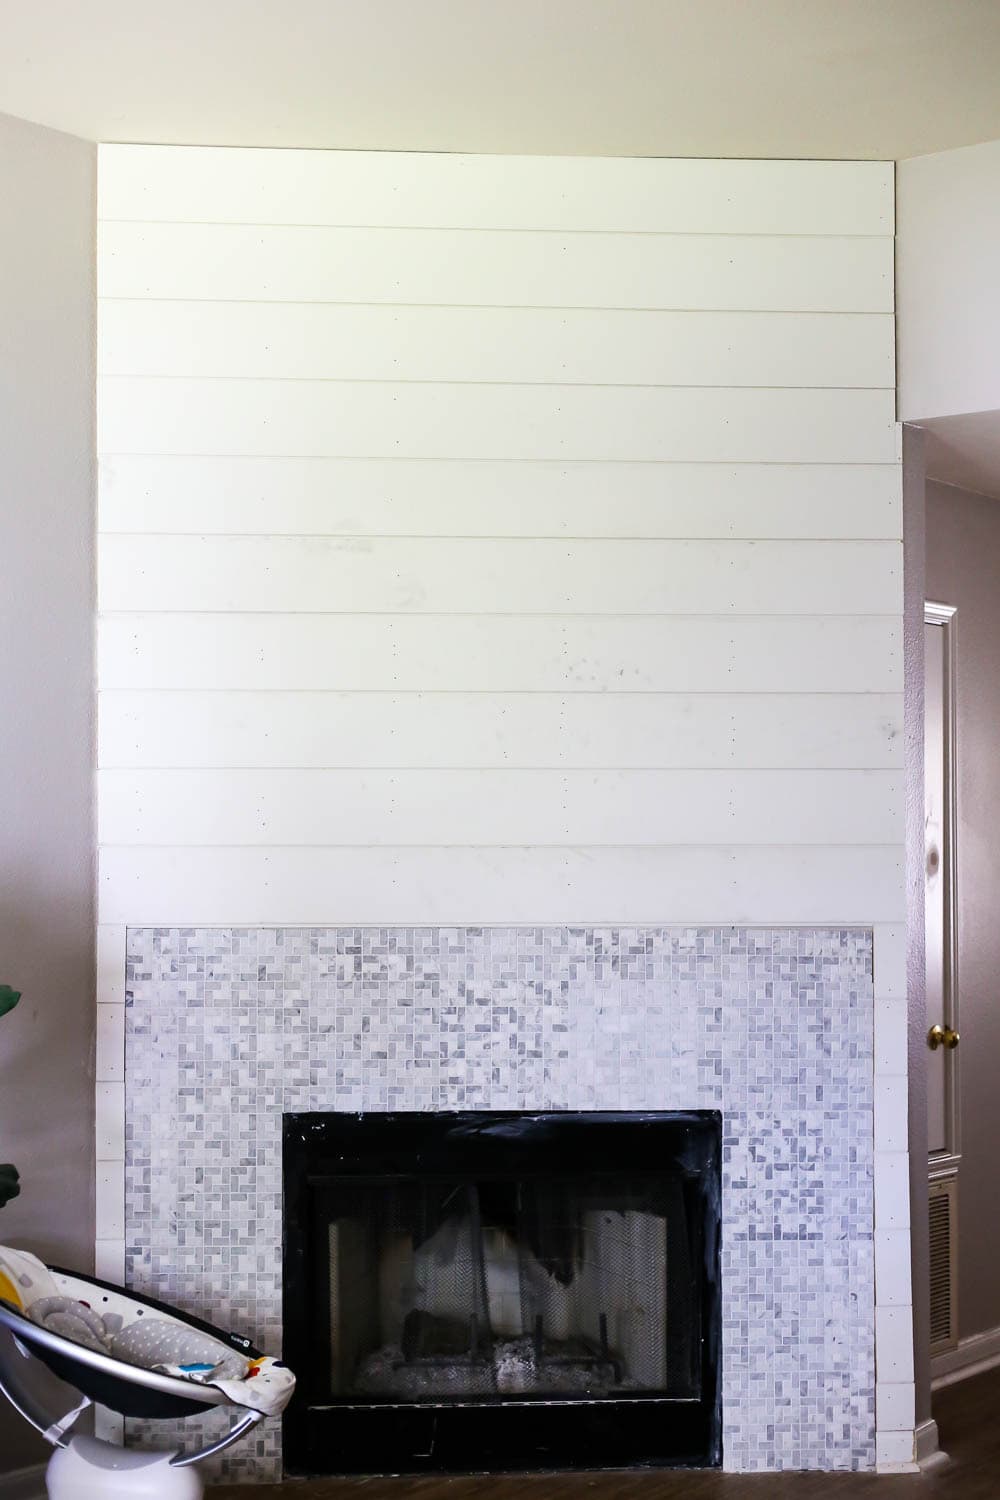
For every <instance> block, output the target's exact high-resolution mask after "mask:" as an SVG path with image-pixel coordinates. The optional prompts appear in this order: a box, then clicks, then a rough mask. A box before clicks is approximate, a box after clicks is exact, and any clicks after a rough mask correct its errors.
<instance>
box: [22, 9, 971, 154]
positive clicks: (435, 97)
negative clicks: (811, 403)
mask: <svg viewBox="0 0 1000 1500" xmlns="http://www.w3.org/2000/svg"><path fill="white" fill-rule="evenodd" d="M0 38H2V42H0V111H5V112H7V113H9V114H13V115H21V116H23V117H24V118H26V119H29V120H33V121H36V122H39V123H41V124H45V125H51V126H54V127H56V128H58V129H60V130H68V131H71V132H73V133H74V134H76V135H81V136H84V137H88V138H90V139H93V140H103V141H163V142H172V143H194V144H198V143H200V144H218V145H250V146H258V145H260V146H263V145H267V146H314V147H353V148H371V149H377V150H426V151H473V152H477V151H483V152H510V153H516V152H527V153H553V154H566V155H590V154H593V155H609V156H618V155H622V156H624V155H639V156H647V155H649V156H652V155H664V156H776V157H861V158H864V157H869V158H884V159H889V158H900V157H906V156H914V155H921V154H923V153H925V152H932V151H940V150H944V149H946V148H949V147H952V146H959V145H968V144H971V143H973V142H976V141H982V140H989V139H993V138H996V137H1000V85H998V79H1000V3H998V0H170V3H169V4H163V3H157V4H155V5H154V4H151V3H149V0H86V3H81V0H0Z"/></svg>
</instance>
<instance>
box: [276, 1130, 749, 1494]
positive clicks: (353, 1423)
mask: <svg viewBox="0 0 1000 1500" xmlns="http://www.w3.org/2000/svg"><path fill="white" fill-rule="evenodd" d="M283 1155H284V1192H285V1198H284V1358H285V1359H286V1360H287V1362H288V1364H289V1365H290V1366H291V1368H292V1369H293V1370H294V1371H295V1372H296V1375H297V1377H298V1387H297V1390H296V1394H295V1397H294V1398H293V1400H292V1402H291V1405H290V1406H289V1407H288V1410H287V1411H286V1413H285V1417H284V1462H285V1470H286V1472H287V1473H288V1474H294V1475H307V1474H372V1473H382V1474H384V1473H422V1472H459V1473H460V1472H470V1471H472V1472H476V1471H493V1472H501V1471H506V1472H517V1471H524V1470H532V1469H535V1470H543V1469H588V1468H622V1467H635V1466H639V1465H645V1466H650V1467H654V1466H655V1467H705V1468H708V1467H717V1466H718V1465H719V1464H721V1461H722V1413H721V1396H720V1387H719V1367H720V1343H721V1333H720V1329H721V1315H720V1297H719V1250H720V1194H721V1171H720V1158H721V1116H720V1114H719V1113H718V1112H717V1111H714V1110H697V1111H685V1112H677V1111H673V1112H656V1113H654V1112H642V1113H617V1112H615V1113H603V1112H602V1113H574V1112H570V1111H565V1112H558V1113H544V1114H522V1113H514V1112H509V1111H504V1112H495V1111H494V1112H488V1113H486V1112H484V1113H453V1114H451V1113H449V1114H433V1113H421V1114H404V1113H396V1114H364V1115H359V1114H352V1115H347V1114H300V1115H286V1116H285V1117H284V1143H283ZM581 1169H582V1170H584V1171H586V1172H587V1173H588V1174H590V1173H592V1172H593V1173H595V1174H596V1173H601V1172H605V1173H608V1174H617V1173H621V1172H622V1171H623V1170H627V1171H629V1172H649V1173H654V1174H663V1175H664V1176H666V1177H669V1178H672V1179H673V1180H674V1182H675V1183H677V1184H679V1186H680V1190H681V1191H682V1192H683V1194H684V1197H685V1202H686V1206H687V1208H688V1210H689V1212H688V1214H687V1219H688V1222H689V1224H690V1225H691V1226H692V1233H693V1234H694V1236H695V1243H693V1244H691V1245H689V1246H687V1247H686V1249H687V1250H688V1251H690V1253H691V1256H692V1262H693V1264H694V1265H695V1266H697V1268H698V1270H699V1278H700V1297H699V1305H700V1309H701V1338H700V1349H699V1355H700V1377H701V1378H700V1396H699V1397H698V1398H696V1399H677V1398H671V1397H668V1396H659V1395H640V1396H634V1397H633V1396H628V1397H608V1398H596V1399H590V1398H575V1399H568V1398H552V1399H550V1398H543V1397H521V1396H515V1397H508V1396H504V1397H501V1398H499V1399H498V1398H496V1397H493V1398H491V1399H483V1398H469V1399H465V1400H441V1401H425V1402H420V1403H400V1402H394V1401H392V1400H375V1399H372V1400H369V1401H366V1402H360V1401H358V1400H357V1398H351V1399H347V1400H339V1401H338V1400H331V1399H330V1396H329V1378H328V1372H329V1347H328V1340H329V1330H328V1327H327V1326H326V1323H325V1320H323V1319H320V1320H318V1321H317V1319H316V1317H315V1315H314V1312H313V1310H311V1309H310V1306H309V1296H310V1290H311V1292H312V1294H313V1295H315V1288H316V1284H317V1276H318V1275H319V1274H320V1271H319V1268H320V1267H321V1266H322V1265H323V1263H324V1256H323V1254H322V1246H321V1245H320V1243H319V1241H315V1242H314V1234H315V1231H316V1226H315V1225H314V1223H313V1219H314V1217H315V1216H314V1215H313V1214H312V1213H311V1211H310V1210H311V1200H312V1196H313V1194H314V1192H315V1191H316V1190H317V1189H319V1190H324V1191H327V1192H328V1191H329V1190H330V1188H331V1187H332V1186H335V1184H336V1182H337V1181H338V1180H344V1179H349V1180H350V1181H352V1183H353V1184H354V1185H360V1183H361V1182H363V1181H365V1180H367V1181H369V1182H371V1181H373V1180H384V1179H390V1180H393V1179H394V1180H397V1181H398V1180H401V1179H402V1180H414V1179H426V1178H427V1177H429V1176H442V1177H452V1178H453V1177H454V1176H456V1175H459V1176H462V1175H469V1176H475V1177H477V1178H480V1179H485V1178H490V1177H493V1178H505V1177H511V1176H520V1177H524V1176H531V1177H538V1176H549V1175H552V1174H556V1173H579V1172H580V1171H581ZM325 1223H326V1221H325V1220H324V1223H323V1225H322V1226H320V1228H321V1230H325ZM668 1336H669V1330H668Z"/></svg>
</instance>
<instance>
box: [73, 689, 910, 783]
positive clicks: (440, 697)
mask: <svg viewBox="0 0 1000 1500" xmlns="http://www.w3.org/2000/svg"><path fill="white" fill-rule="evenodd" d="M902 716H903V705H902V699H901V697H900V696H899V695H898V694H887V693H867V694H865V693H844V694H827V695H823V694H816V693H801V694H794V693H779V694H768V695H756V694H752V693H719V694H712V693H679V694H674V693H669V694H656V693H614V694H610V693H572V694H557V693H553V694H546V693H291V692H279V691H276V692H271V693H263V692H242V693H213V692H201V693H182V692H173V693H166V692H110V691H109V692H103V693H101V694H100V695H99V699H98V764H99V765H100V766H102V767H118V768H127V767H136V768H139V767H164V768H166V767H170V766H174V767H184V766H188V767H212V766H214V767H219V768H224V767H228V766H243V767H253V766H258V767H270V766H274V767H280V766H288V767H293V766H306V767H324V766H345V767H346V766H354V767H362V766H369V767H373V768H374V767H390V766H412V767H435V766H440V767H443V766H481V767H488V766H522V767H533V766H535V767H544V766H567V767H580V768H586V767H594V768H596V769H611V768H613V767H621V768H626V767H643V766H654V767H656V766H658V767H662V768H665V769H666V768H670V767H678V768H679V767H696V766H701V767H705V768H712V767H716V768H724V767H732V768H736V769H754V768H760V769H768V768H772V767H778V768H780V767H783V766H787V767H794V768H796V769H807V768H813V769H818V770H827V769H836V768H840V767H842V768H845V769H848V768H856V767H865V766H867V767H872V768H878V769H882V770H891V769H895V770H898V769H900V768H901V766H902V762H903V739H902V727H903V719H902Z"/></svg>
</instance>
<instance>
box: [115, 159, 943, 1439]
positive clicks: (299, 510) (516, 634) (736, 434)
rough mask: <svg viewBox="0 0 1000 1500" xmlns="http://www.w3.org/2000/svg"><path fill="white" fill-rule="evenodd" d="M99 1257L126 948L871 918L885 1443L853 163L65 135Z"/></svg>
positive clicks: (887, 338)
mask: <svg viewBox="0 0 1000 1500" xmlns="http://www.w3.org/2000/svg"><path fill="white" fill-rule="evenodd" d="M99 207H100V218H101V226H100V233H101V243H100V250H99V291H100V299H101V300H100V314H99V334H100V369H101V390H100V408H99V426H100V438H99V446H100V455H101V456H100V522H99V524H100V548H101V552H100V578H99V597H100V612H101V619H100V636H99V678H100V681H99V687H100V694H99V833H100V844H101V849H100V920H101V926H100V928H99V932H98V958H99V961H98V988H99V1000H100V1003H99V1005H98V1057H97V1068H98V1080H99V1082H98V1100H97V1119H98V1162H99V1170H98V1182H97V1220H98V1246H97V1258H98V1267H99V1270H100V1271H101V1272H102V1273H103V1274H104V1275H106V1276H108V1277H109V1278H110V1279H112V1280H119V1279H121V1277H122V1275H123V1274H124V1238H123V1236H124V1232H125V1229H124V1187H123V1184H124V1161H123V1159H124V1073H123V1064H122V1039H123V1036H124V1015H125V1007H124V1000H125V980H124V974H125V966H124V953H125V927H126V925H128V924H132V925H140V924H141V925H160V924H184V925H187V924H191V925H212V924H220V925H229V924H248V925H257V924H264V925H271V924H274V925H296V924H306V923H308V924H321V925H336V924H338V923H435V924H436V923H443V924H452V923H454V924H465V923H471V924H478V923H561V922H581V923H603V922H613V921H623V922H634V923H643V922H648V923H665V924H666V923H688V922H690V923H704V924H708V925H714V924H725V923H738V922H754V923H763V924H770V925H781V924H786V923H794V924H804V925H812V924H826V923H858V924H863V925H866V926H872V927H873V928H874V938H875V940H874V954H875V985H876V1002H875V1050H876V1057H875V1100H876V1102H875V1131H876V1158H875V1204H876V1209H875V1269H876V1333H877V1360H878V1386H877V1391H876V1410H877V1421H878V1438H877V1449H878V1459H879V1463H880V1465H881V1466H883V1467H890V1468H891V1467H893V1466H905V1465H906V1464H907V1463H909V1462H910V1460H911V1459H912V1454H913V1413H914V1386H913V1357H912V1336H911V1323H912V1314H911V1308H910V1302H911V1288H910V1277H909V1231H908V1224H909V1201H908V1160H907V1153H906V976H905V934H904V926H903V923H904V886H903V837H904V834H903V784H902V774H903V741H902V696H901V695H902V641H901V616H902V557H901V525H902V521H901V495H900V467H899V445H898V431H897V428H896V426H895V424H894V391H893V386H894V357H893V316H892V313H893V240H892V234H893V184H892V168H891V166H890V165H886V164H877V163H837V162H823V163H809V162H708V161H705V162H699V161H632V160H630V161H620V160H619V161H615V160H584V159H558V160H552V159H540V158H488V157H462V156H421V155H409V154H407V155H394V154H365V153H357V154H356V153H332V152H312V151H310V152H300V151H238V150H214V149H191V148H173V147H162V148H149V147H120V146H113V147H105V148H103V149H102V152H101V159H100V194H99Z"/></svg>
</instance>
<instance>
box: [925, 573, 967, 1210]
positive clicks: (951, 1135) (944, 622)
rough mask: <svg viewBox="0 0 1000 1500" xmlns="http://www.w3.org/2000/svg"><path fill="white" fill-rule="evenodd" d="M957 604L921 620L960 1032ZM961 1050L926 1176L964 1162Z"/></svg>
mask: <svg viewBox="0 0 1000 1500" xmlns="http://www.w3.org/2000/svg"><path fill="white" fill-rule="evenodd" d="M957 614H958V611H957V609H956V607H955V606H954V605H952V604H940V603H937V602H934V601H931V600H928V601H926V602H925V604H924V624H925V625H935V626H937V627H938V628H939V629H940V630H941V631H942V632H943V642H944V652H943V665H944V713H943V716H942V727H943V731H944V746H943V750H944V824H945V827H944V839H943V844H944V848H943V851H942V854H943V859H942V863H943V866H944V868H943V870H942V878H943V880H944V928H945V930H944V944H943V953H944V976H943V986H942V990H943V995H944V1012H945V1013H944V1015H943V1016H942V1017H941V1022H942V1024H943V1025H945V1026H950V1027H952V1029H953V1030H955V1031H960V1030H961V1027H960V1025H959V1008H960V1007H959V985H958V941H957V922H958V789H957V776H956V764H957V763H956V755H955V747H956V702H955V635H956V630H957ZM960 1051H961V1048H960V1047H959V1048H956V1050H955V1051H953V1052H950V1053H949V1054H948V1064H949V1065H948V1068H947V1072H946V1093H945V1136H946V1141H947V1145H946V1147H945V1149H944V1150H943V1151H935V1152H933V1153H929V1154H928V1171H929V1175H930V1180H931V1181H932V1182H933V1181H934V1180H935V1179H937V1178H941V1177H947V1176H953V1175H954V1174H955V1173H956V1172H957V1170H958V1167H959V1164H960V1162H961V1160H962V1117H961V1108H960V1101H961V1089H960V1082H959V1080H960V1072H961V1063H960V1060H959V1053H960Z"/></svg>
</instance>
